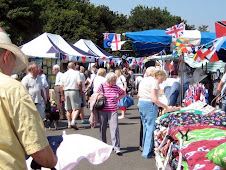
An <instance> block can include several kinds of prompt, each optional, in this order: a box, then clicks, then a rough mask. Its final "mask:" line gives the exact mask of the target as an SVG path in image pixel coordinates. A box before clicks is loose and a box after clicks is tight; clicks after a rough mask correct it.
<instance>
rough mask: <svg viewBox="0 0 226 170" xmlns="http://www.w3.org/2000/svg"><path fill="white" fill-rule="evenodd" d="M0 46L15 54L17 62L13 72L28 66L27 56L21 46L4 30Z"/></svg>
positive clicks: (1, 33)
mask: <svg viewBox="0 0 226 170" xmlns="http://www.w3.org/2000/svg"><path fill="white" fill-rule="evenodd" d="M0 48H3V49H6V50H9V51H11V52H12V53H13V54H14V55H15V57H16V63H15V67H14V69H13V73H17V72H19V71H22V70H23V69H24V68H26V67H27V65H28V60H27V57H26V56H25V55H24V53H23V52H22V51H21V50H20V49H19V47H17V46H16V45H14V44H13V43H12V42H11V39H10V38H9V36H8V35H7V34H6V33H4V32H0Z"/></svg>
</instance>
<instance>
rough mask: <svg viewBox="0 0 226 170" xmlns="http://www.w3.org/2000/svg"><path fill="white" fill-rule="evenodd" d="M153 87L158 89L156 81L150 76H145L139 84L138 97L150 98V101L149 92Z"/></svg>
mask: <svg viewBox="0 0 226 170" xmlns="http://www.w3.org/2000/svg"><path fill="white" fill-rule="evenodd" d="M154 89H156V90H159V84H158V82H157V81H156V80H155V79H154V78H153V77H151V76H149V77H145V78H144V79H143V80H142V81H141V82H140V84H139V90H138V91H139V96H140V98H139V99H140V100H141V99H146V100H147V99H150V101H151V92H152V90H154Z"/></svg>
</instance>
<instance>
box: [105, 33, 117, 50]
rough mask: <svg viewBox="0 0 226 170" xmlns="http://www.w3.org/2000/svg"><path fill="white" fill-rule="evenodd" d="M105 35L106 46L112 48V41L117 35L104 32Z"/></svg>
mask: <svg viewBox="0 0 226 170" xmlns="http://www.w3.org/2000/svg"><path fill="white" fill-rule="evenodd" d="M103 35H104V48H111V42H112V41H113V38H114V36H115V33H103Z"/></svg>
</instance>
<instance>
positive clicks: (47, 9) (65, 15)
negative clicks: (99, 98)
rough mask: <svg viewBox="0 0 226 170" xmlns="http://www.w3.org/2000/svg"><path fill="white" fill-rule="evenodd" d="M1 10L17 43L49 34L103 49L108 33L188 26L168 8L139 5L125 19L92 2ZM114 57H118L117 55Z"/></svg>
mask: <svg viewBox="0 0 226 170" xmlns="http://www.w3.org/2000/svg"><path fill="white" fill-rule="evenodd" d="M0 11H1V15H0V26H1V27H3V28H4V29H5V30H6V31H7V32H8V33H9V34H10V35H11V38H12V40H13V42H14V43H18V44H23V43H26V42H27V41H29V40H31V39H33V38H35V37H37V36H38V35H40V34H42V33H43V32H49V33H53V34H59V35H61V36H62V37H63V38H65V39H66V40H67V41H69V42H71V43H74V42H76V41H77V40H79V39H81V38H83V39H90V40H92V41H93V42H94V43H96V44H97V45H98V46H100V47H103V33H105V32H109V33H125V32H129V31H141V30H148V29H166V28H168V27H170V26H172V25H174V24H178V23H180V22H185V24H186V21H185V20H182V19H181V17H179V16H173V15H171V14H170V13H169V12H168V11H167V8H165V9H160V8H155V7H154V8H148V7H145V6H140V5H139V6H137V7H135V8H134V9H132V10H131V13H130V15H129V16H126V15H123V14H119V13H118V12H113V11H111V10H110V9H109V7H107V6H105V5H100V6H94V5H93V4H91V3H90V2H89V0H0ZM205 28H206V27H204V26H203V27H202V29H205ZM186 29H194V25H187V24H186ZM206 29H207V28H206ZM124 39H125V37H123V36H122V40H124ZM123 49H124V50H126V49H132V44H131V42H127V43H125V44H124V46H123ZM107 51H108V52H111V51H110V50H107ZM115 54H116V55H119V53H118V52H116V53H115Z"/></svg>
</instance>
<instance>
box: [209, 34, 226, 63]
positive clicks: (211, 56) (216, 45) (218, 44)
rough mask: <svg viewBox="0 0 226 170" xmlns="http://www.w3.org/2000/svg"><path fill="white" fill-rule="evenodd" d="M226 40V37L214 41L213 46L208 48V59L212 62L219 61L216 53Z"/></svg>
mask: <svg viewBox="0 0 226 170" xmlns="http://www.w3.org/2000/svg"><path fill="white" fill-rule="evenodd" d="M225 40H226V36H224V37H221V38H217V39H216V40H214V41H213V45H212V46H211V47H210V48H208V54H207V56H206V58H207V59H208V60H210V62H214V61H219V58H218V56H217V54H216V51H219V50H220V48H221V46H222V44H223V43H224V42H225Z"/></svg>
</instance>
